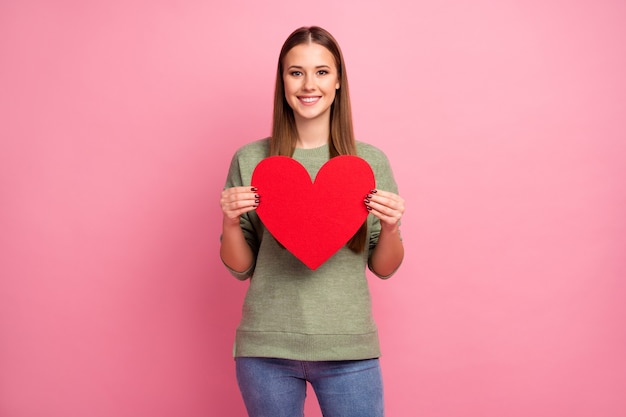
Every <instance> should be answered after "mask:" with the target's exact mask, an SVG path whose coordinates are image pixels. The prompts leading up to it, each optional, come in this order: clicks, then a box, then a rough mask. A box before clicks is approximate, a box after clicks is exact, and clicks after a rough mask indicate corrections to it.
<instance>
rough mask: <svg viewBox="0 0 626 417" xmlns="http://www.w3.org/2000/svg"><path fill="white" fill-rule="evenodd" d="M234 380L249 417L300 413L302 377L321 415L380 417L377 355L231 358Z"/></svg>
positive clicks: (303, 391) (288, 416) (296, 416)
mask: <svg viewBox="0 0 626 417" xmlns="http://www.w3.org/2000/svg"><path fill="white" fill-rule="evenodd" d="M236 371H237V382H238V383H239V389H240V390H241V395H242V396H243V400H244V403H245V405H246V408H247V410H248V416H249V417H302V416H304V399H305V397H306V384H307V381H308V382H309V383H310V384H311V386H312V387H313V390H314V391H315V395H316V396H317V400H318V402H319V404H320V408H321V410H322V415H323V416H324V417H383V416H384V411H383V384H382V376H381V371H380V364H379V361H378V359H367V360H357V361H320V362H318V361H296V360H288V359H273V358H247V357H239V358H236Z"/></svg>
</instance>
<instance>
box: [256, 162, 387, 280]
mask: <svg viewBox="0 0 626 417" xmlns="http://www.w3.org/2000/svg"><path fill="white" fill-rule="evenodd" d="M375 184H376V182H375V179H374V173H373V172H372V168H371V167H370V166H369V164H368V163H367V162H366V161H365V160H363V159H361V158H359V157H357V156H348V155H343V156H337V157H334V158H331V159H330V160H329V161H328V162H326V163H325V164H324V165H323V166H322V168H320V170H319V172H318V173H317V176H316V177H315V181H314V182H311V177H310V176H309V174H308V173H307V171H306V169H305V168H304V167H303V166H302V165H301V164H300V163H299V162H298V161H296V160H295V159H292V158H289V157H286V156H271V157H269V158H266V159H264V160H262V161H261V162H259V164H258V165H257V166H256V168H255V169H254V172H253V173H252V185H253V186H254V187H257V188H258V190H259V194H260V196H261V203H260V204H259V207H258V208H257V210H256V212H257V214H258V215H259V217H260V218H261V220H262V221H263V223H264V224H265V227H266V228H267V230H269V231H270V233H272V235H273V236H274V238H275V239H276V240H277V241H279V242H280V243H281V244H282V245H283V246H284V247H285V248H287V250H289V251H290V252H291V253H292V254H293V255H294V256H295V257H296V258H298V259H300V260H301V261H302V262H303V263H304V264H305V265H306V266H308V267H309V268H311V269H317V268H318V267H319V266H320V265H321V264H323V263H324V262H325V261H326V260H327V259H328V258H330V257H331V256H332V255H333V254H334V253H335V252H337V251H338V250H339V249H340V248H341V247H342V246H344V245H345V244H346V243H347V242H348V241H349V240H350V238H351V237H352V236H353V235H354V234H355V233H356V231H357V230H359V227H360V226H361V224H363V221H364V220H365V218H366V217H367V214H368V211H367V208H366V207H365V204H363V199H364V198H365V195H366V194H367V193H369V191H370V190H372V189H373V188H374V187H375Z"/></svg>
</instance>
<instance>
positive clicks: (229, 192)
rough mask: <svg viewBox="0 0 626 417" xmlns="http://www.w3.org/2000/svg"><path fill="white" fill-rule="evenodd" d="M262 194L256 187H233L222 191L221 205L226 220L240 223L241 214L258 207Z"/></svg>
mask: <svg viewBox="0 0 626 417" xmlns="http://www.w3.org/2000/svg"><path fill="white" fill-rule="evenodd" d="M259 201H260V196H259V194H258V192H257V189H256V188H255V187H231V188H227V189H225V190H224V191H222V196H221V198H220V205H221V207H222V212H223V213H224V222H229V223H231V224H235V223H236V224H239V216H241V215H242V214H244V213H247V212H249V211H252V210H254V209H256V208H257V207H258V205H259Z"/></svg>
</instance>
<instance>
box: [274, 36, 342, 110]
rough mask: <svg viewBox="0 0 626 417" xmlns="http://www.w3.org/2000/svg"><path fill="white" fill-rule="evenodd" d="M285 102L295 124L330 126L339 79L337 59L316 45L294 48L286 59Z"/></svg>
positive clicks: (284, 66)
mask: <svg viewBox="0 0 626 417" xmlns="http://www.w3.org/2000/svg"><path fill="white" fill-rule="evenodd" d="M283 83H284V86H285V99H286V100H287V103H289V106H290V107H291V108H292V109H293V113H294V116H295V119H296V121H298V120H307V121H310V120H320V121H324V122H328V120H329V118H330V106H331V105H332V104H333V101H334V100H335V94H336V91H337V89H338V88H339V87H340V85H339V75H338V72H337V64H336V63H335V58H334V57H333V55H332V54H331V53H330V51H329V50H328V49H326V48H325V47H323V46H322V45H319V44H317V43H308V44H300V45H297V46H294V47H293V48H292V49H291V50H290V51H289V52H287V54H286V55H285V57H284V59H283Z"/></svg>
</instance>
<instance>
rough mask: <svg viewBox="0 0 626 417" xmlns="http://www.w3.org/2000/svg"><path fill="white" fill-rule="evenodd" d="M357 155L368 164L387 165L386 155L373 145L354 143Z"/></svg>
mask: <svg viewBox="0 0 626 417" xmlns="http://www.w3.org/2000/svg"><path fill="white" fill-rule="evenodd" d="M356 150H357V154H358V155H359V156H360V157H361V158H363V159H365V160H366V161H367V162H369V163H370V164H372V163H375V164H377V163H383V164H388V163H389V162H388V160H387V155H385V153H384V152H383V151H382V150H381V149H380V148H377V147H376V146H374V145H371V144H369V143H365V142H359V141H356Z"/></svg>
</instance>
